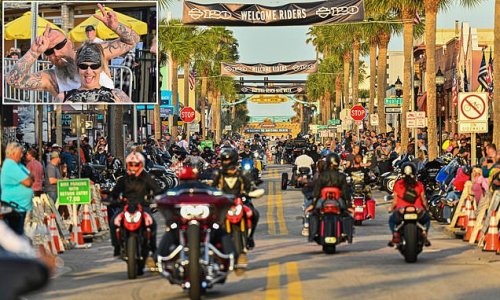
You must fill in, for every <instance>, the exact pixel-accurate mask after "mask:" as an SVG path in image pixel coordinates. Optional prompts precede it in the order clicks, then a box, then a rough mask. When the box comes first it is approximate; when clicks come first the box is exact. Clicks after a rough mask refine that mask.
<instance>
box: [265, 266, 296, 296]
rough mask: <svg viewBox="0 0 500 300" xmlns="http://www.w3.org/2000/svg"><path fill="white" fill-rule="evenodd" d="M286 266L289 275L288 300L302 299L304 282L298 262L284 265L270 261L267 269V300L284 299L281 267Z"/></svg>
mask: <svg viewBox="0 0 500 300" xmlns="http://www.w3.org/2000/svg"><path fill="white" fill-rule="evenodd" d="M283 266H284V267H285V270H286V275H287V282H288V284H287V296H288V300H302V299H303V296H302V283H301V282H300V276H299V267H298V265H297V263H296V262H288V263H286V264H284V265H280V264H278V263H270V264H269V267H268V269H267V287H266V300H274V299H284V298H285V296H283V297H282V296H281V287H280V285H281V267H283Z"/></svg>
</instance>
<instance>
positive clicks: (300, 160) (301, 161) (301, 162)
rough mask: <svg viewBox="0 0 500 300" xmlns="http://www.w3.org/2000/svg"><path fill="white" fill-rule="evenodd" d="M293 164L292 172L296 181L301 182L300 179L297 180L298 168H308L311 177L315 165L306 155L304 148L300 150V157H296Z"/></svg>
mask: <svg viewBox="0 0 500 300" xmlns="http://www.w3.org/2000/svg"><path fill="white" fill-rule="evenodd" d="M293 164H294V166H293V168H292V172H293V175H294V176H295V178H297V180H302V178H298V175H299V174H298V172H299V170H300V168H308V169H309V175H312V173H313V169H314V165H315V164H314V160H313V159H312V158H311V157H310V156H309V155H307V153H306V149H305V148H302V154H301V155H300V156H297V158H296V159H295V162H294V163H293Z"/></svg>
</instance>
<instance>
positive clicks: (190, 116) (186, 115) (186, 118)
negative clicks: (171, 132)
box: [181, 106, 195, 123]
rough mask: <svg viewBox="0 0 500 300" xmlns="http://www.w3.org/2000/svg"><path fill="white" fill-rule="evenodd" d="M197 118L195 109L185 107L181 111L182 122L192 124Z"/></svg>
mask: <svg viewBox="0 0 500 300" xmlns="http://www.w3.org/2000/svg"><path fill="white" fill-rule="evenodd" d="M194 117H195V112H194V109H192V108H191V107H189V106H188V107H184V108H183V109H181V120H182V121H183V122H185V123H191V122H193V120H194Z"/></svg>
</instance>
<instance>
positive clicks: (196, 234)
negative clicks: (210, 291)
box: [187, 224, 202, 300]
mask: <svg viewBox="0 0 500 300" xmlns="http://www.w3.org/2000/svg"><path fill="white" fill-rule="evenodd" d="M187 240H188V241H187V245H188V248H189V265H188V266H189V281H190V282H189V283H190V286H189V299H191V300H198V299H201V292H202V289H201V278H200V276H201V275H200V274H201V272H200V227H199V226H198V225H196V224H191V225H189V227H188V229H187Z"/></svg>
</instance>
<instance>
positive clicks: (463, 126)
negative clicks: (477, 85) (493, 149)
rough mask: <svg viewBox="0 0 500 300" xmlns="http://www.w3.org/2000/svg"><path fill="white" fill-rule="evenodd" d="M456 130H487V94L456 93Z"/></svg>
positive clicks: (468, 131) (467, 131)
mask: <svg viewBox="0 0 500 300" xmlns="http://www.w3.org/2000/svg"><path fill="white" fill-rule="evenodd" d="M458 132H459V133H486V132H488V94H487V93H459V94H458Z"/></svg>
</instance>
